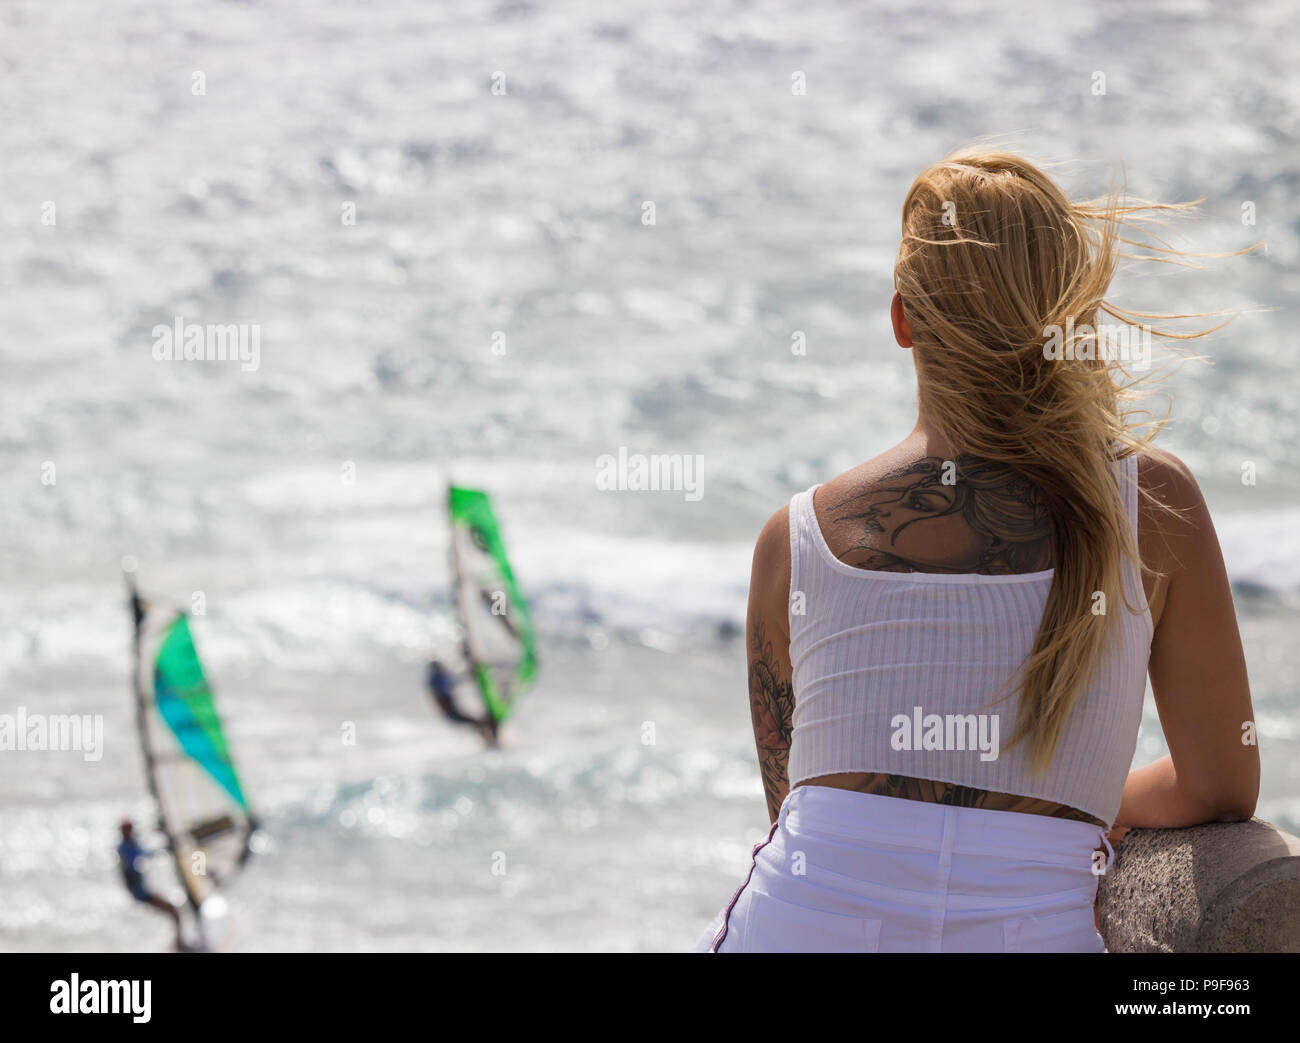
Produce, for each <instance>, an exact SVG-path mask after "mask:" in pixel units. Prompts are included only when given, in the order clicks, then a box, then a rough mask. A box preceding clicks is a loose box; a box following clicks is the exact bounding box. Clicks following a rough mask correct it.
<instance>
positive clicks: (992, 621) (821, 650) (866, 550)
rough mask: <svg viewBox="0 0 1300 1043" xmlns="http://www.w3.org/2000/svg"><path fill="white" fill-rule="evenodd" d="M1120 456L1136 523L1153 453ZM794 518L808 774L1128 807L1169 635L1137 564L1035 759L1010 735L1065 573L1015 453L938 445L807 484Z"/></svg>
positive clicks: (1108, 814) (797, 656)
mask: <svg viewBox="0 0 1300 1043" xmlns="http://www.w3.org/2000/svg"><path fill="white" fill-rule="evenodd" d="M1114 469H1115V476H1116V480H1117V482H1118V483H1119V485H1120V489H1121V493H1122V495H1123V498H1124V504H1125V511H1126V513H1127V516H1128V519H1129V523H1130V525H1131V526H1133V528H1134V530H1135V531H1136V526H1137V518H1138V488H1137V458H1136V457H1135V456H1128V457H1126V458H1124V459H1122V460H1119V461H1117V462H1116V464H1115V468H1114ZM873 471H875V472H876V473H873ZM789 526H790V558H791V579H790V583H791V586H790V612H789V620H788V622H789V636H790V642H789V658H790V663H791V667H792V682H793V696H794V706H793V713H792V725H793V728H792V736H791V747H790V760H789V765H788V778H789V782H790V784H791V786H797V785H799V784H800V783H802V782H806V781H808V780H819V781H818V784H819V785H826V784H828V783H827V781H826V777H828V776H841V775H853V774H856V773H863V774H879V775H885V776H902V777H907V778H913V779H921V780H930V781H939V782H944V783H948V784H951V785H955V786H962V787H968V788H970V789H971V790H975V791H980V792H983V793H999V794H1007V795H1013V796H1021V797H1028V798H1033V799H1036V800H1040V801H1044V802H1047V803H1048V805H1056V806H1059V807H1061V808H1067V809H1073V810H1077V811H1080V812H1083V813H1085V815H1086V816H1087V817H1090V818H1092V819H1095V820H1097V821H1099V822H1102V823H1105V824H1109V823H1111V822H1112V821H1114V818H1115V813H1116V812H1117V811H1118V810H1119V805H1120V796H1121V792H1122V789H1123V783H1124V776H1125V774H1126V772H1127V770H1128V766H1129V763H1130V762H1131V760H1132V757H1133V751H1134V748H1135V745H1136V741H1137V731H1138V725H1139V723H1140V720H1141V715H1142V696H1143V692H1144V690H1145V687H1146V664H1147V654H1148V650H1149V646H1150V638H1151V631H1152V627H1151V620H1150V616H1149V614H1148V613H1147V611H1146V603H1145V594H1144V590H1143V587H1142V582H1141V574H1140V570H1139V569H1138V566H1137V564H1136V563H1135V562H1132V561H1126V563H1125V566H1124V581H1123V596H1122V597H1121V598H1119V599H1117V602H1116V603H1110V602H1109V601H1108V599H1106V598H1105V597H1104V595H1102V594H1101V593H1100V592H1099V593H1098V596H1097V597H1096V598H1095V599H1094V600H1093V602H1092V604H1091V605H1089V606H1088V610H1089V611H1093V612H1095V613H1097V614H1107V613H1110V614H1113V615H1114V617H1115V619H1114V632H1113V636H1112V641H1111V643H1110V645H1109V646H1108V648H1107V650H1106V654H1105V655H1104V656H1103V658H1102V660H1101V661H1100V662H1099V663H1098V667H1097V669H1096V670H1095V671H1094V673H1093V675H1092V677H1091V678H1090V681H1089V683H1088V684H1087V685H1086V686H1085V688H1084V690H1083V691H1082V692H1081V693H1080V695H1079V696H1078V697H1077V700H1076V704H1075V707H1074V708H1073V710H1072V712H1071V714H1070V717H1069V721H1068V722H1067V725H1066V728H1065V729H1064V731H1063V733H1062V735H1061V737H1060V739H1059V740H1058V744H1057V749H1056V752H1055V755H1054V757H1053V759H1052V763H1051V765H1050V767H1049V768H1048V770H1046V771H1044V772H1041V773H1035V772H1033V771H1032V770H1031V763H1030V756H1029V751H1028V749H1027V748H1026V746H1025V744H1020V745H1018V746H1015V747H1013V748H1011V749H1006V748H1004V746H1005V744H1006V741H1007V738H1008V736H1009V735H1010V734H1011V732H1012V729H1013V726H1014V722H1015V721H1016V719H1017V717H1018V714H1019V703H1018V700H1017V691H1016V688H1015V685H1014V681H1015V677H1016V673H1017V671H1018V670H1019V668H1020V666H1021V665H1022V664H1023V663H1024V661H1025V659H1026V658H1027V657H1028V655H1029V653H1030V650H1031V649H1032V647H1033V644H1034V639H1035V635H1036V634H1037V632H1038V628H1039V625H1040V622H1041V620H1042V615H1043V609H1044V605H1045V604H1046V601H1047V596H1048V591H1049V589H1050V587H1051V584H1052V582H1053V577H1054V570H1053V568H1052V567H1051V562H1052V544H1053V541H1052V531H1051V522H1050V520H1049V519H1048V518H1047V517H1046V515H1045V514H1044V512H1043V511H1041V509H1039V508H1038V506H1037V496H1036V493H1035V491H1034V489H1033V488H1032V487H1031V486H1029V485H1028V483H1026V482H1025V481H1024V480H1023V479H1022V478H1020V477H1019V476H1018V475H1017V474H1015V473H1014V472H1013V471H1011V470H1010V469H1009V468H1006V467H1005V466H1001V465H996V464H989V463H987V462H985V461H981V460H978V459H975V458H972V457H961V456H959V457H957V458H956V459H953V460H944V459H943V458H942V457H939V456H924V457H920V458H916V459H912V460H911V461H910V462H907V463H904V464H902V465H897V466H887V467H886V468H885V469H884V473H879V468H873V467H872V466H871V465H866V466H865V467H864V468H858V469H855V471H854V472H850V473H849V474H848V475H845V476H841V478H840V479H837V480H835V481H832V482H830V483H827V485H825V486H815V487H813V489H811V490H808V491H807V492H804V493H801V494H799V495H798V496H796V497H795V498H794V500H793V501H792V503H791V505H790V513H789ZM1125 599H1127V601H1128V604H1125V603H1124V602H1125ZM833 784H836V785H838V786H839V787H840V788H852V789H862V786H861V785H860V784H859V781H858V780H856V779H852V778H850V779H838V780H836V781H835V782H834V783H833ZM981 806H989V805H988V804H987V803H984V802H982V803H981ZM1080 817H1082V816H1080Z"/></svg>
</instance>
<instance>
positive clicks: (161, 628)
mask: <svg viewBox="0 0 1300 1043" xmlns="http://www.w3.org/2000/svg"><path fill="white" fill-rule="evenodd" d="M128 582H129V580H128ZM130 587H131V610H132V615H133V616H134V618H135V663H134V667H133V669H132V679H133V682H134V689H135V701H136V725H137V728H138V730H139V735H140V747H141V750H142V751H143V753H144V764H145V776H146V778H147V780H148V784H149V793H150V795H151V796H152V797H153V799H154V803H155V805H156V806H157V809H158V826H159V828H160V829H161V830H162V831H163V833H164V834H165V835H166V837H167V843H168V846H169V848H170V850H171V854H172V860H173V862H174V863H175V866H176V874H177V876H178V877H179V878H180V882H181V885H182V886H183V887H184V889H185V896H186V899H187V901H188V902H189V905H190V907H191V908H192V909H193V910H194V911H195V913H196V914H197V913H198V911H199V909H200V907H201V906H202V905H203V903H204V901H206V900H207V899H208V898H209V897H211V895H212V894H213V893H214V892H215V891H216V890H217V888H218V887H220V886H221V885H222V884H223V883H225V882H226V881H227V880H229V879H230V877H231V876H232V875H233V874H234V873H235V871H237V870H238V869H239V867H240V866H242V865H243V864H244V862H245V861H247V859H248V856H249V854H250V853H251V849H250V847H249V839H250V837H251V836H252V833H253V830H254V829H256V825H257V824H256V821H255V819H254V817H253V813H252V810H251V809H250V808H249V805H248V799H247V798H246V797H245V795H244V791H243V786H242V785H241V784H240V781H239V776H238V775H237V774H236V772H235V767H234V763H233V762H232V760H231V757H230V750H229V747H228V746H227V744H226V737H225V734H224V733H223V732H222V729H221V719H220V718H219V717H218V716H217V709H216V705H215V704H214V702H213V697H212V689H211V687H210V686H209V685H208V681H207V678H206V677H205V676H204V674H203V666H202V664H201V663H200V661H199V657H198V651H197V650H196V649H195V647H194V639H193V637H192V636H191V635H190V627H189V619H188V617H187V616H186V615H185V613H183V612H176V611H166V610H164V609H161V608H158V607H155V606H154V605H152V604H150V603H149V602H146V601H144V600H143V599H142V598H141V597H140V596H139V594H138V593H137V591H136V589H135V585H134V583H131V585H130Z"/></svg>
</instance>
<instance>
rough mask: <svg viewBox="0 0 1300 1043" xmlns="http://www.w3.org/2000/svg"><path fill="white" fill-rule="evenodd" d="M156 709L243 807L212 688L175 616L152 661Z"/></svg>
mask: <svg viewBox="0 0 1300 1043" xmlns="http://www.w3.org/2000/svg"><path fill="white" fill-rule="evenodd" d="M154 699H155V701H156V703H157V706H158V712H159V714H161V715H162V719H163V720H164V721H165V722H166V723H167V727H168V728H170V729H171V731H172V734H173V735H175V736H176V740H177V741H178V742H179V743H180V745H181V749H182V750H183V751H184V752H185V753H186V755H188V756H189V757H190V758H191V759H192V760H193V761H194V762H195V763H196V764H197V765H198V766H199V767H201V768H202V769H203V770H204V771H205V772H206V773H207V774H208V775H209V776H210V777H211V778H212V780H213V781H214V782H216V783H217V785H219V786H220V787H221V788H222V789H223V790H224V791H225V792H226V793H227V794H229V796H230V797H231V799H232V800H234V801H235V803H236V804H238V805H239V806H240V807H241V808H243V809H244V810H245V811H247V810H248V801H247V800H246V799H245V797H244V791H243V788H242V787H241V786H240V784H239V776H238V775H236V774H235V767H234V764H233V763H232V762H231V759H230V750H229V748H228V747H227V745H226V737H225V735H224V734H223V733H222V731H221V719H220V718H219V717H218V716H217V708H216V707H215V706H214V705H213V702H212V689H211V688H210V687H209V686H208V682H207V679H206V678H205V677H204V676H203V667H202V665H201V664H200V663H199V656H198V652H197V651H195V648H194V639H193V638H192V637H191V636H190V626H189V621H188V619H187V618H186V617H185V616H178V617H177V618H176V619H175V620H174V621H173V622H172V623H171V624H170V625H169V626H168V627H167V629H166V632H165V636H164V638H163V641H162V645H161V647H160V648H159V649H158V657H157V659H156V661H155V663H154Z"/></svg>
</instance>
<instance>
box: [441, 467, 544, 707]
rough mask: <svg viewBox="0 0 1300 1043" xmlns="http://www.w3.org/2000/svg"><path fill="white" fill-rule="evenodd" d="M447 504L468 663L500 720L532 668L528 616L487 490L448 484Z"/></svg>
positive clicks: (534, 659)
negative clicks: (449, 485)
mask: <svg viewBox="0 0 1300 1043" xmlns="http://www.w3.org/2000/svg"><path fill="white" fill-rule="evenodd" d="M447 506H448V510H449V511H450V513H451V524H452V551H453V557H454V562H455V568H456V588H457V601H458V604H459V606H460V611H461V619H462V621H463V623H464V626H465V644H466V651H467V654H468V657H469V661H470V669H471V670H472V671H473V674H474V677H475V680H477V681H478V686H479V692H480V694H481V695H482V697H483V702H484V704H485V705H486V706H487V708H488V711H489V712H490V713H491V714H492V716H493V717H494V718H496V720H498V721H504V720H505V719H506V718H507V717H508V716H509V715H510V713H511V711H512V710H513V709H514V704H515V700H516V699H518V698H519V696H520V695H521V694H522V693H523V692H524V691H525V690H526V689H527V688H528V686H529V685H530V683H531V682H532V680H533V678H534V676H535V675H536V673H537V648H536V638H535V635H534V632H533V621H532V616H531V614H530V613H529V611H528V602H527V601H525V600H524V596H523V594H522V593H521V592H520V590H519V584H518V583H517V582H516V580H515V575H514V570H513V569H511V567H510V559H509V558H508V557H507V556H506V548H505V541H504V540H503V539H502V536H501V526H500V524H499V523H498V522H497V518H496V514H495V513H494V512H493V510H492V502H491V500H490V499H489V498H488V495H487V493H485V492H483V491H482V490H480V489H467V488H462V487H458V486H451V487H450V488H449V489H448V490H447Z"/></svg>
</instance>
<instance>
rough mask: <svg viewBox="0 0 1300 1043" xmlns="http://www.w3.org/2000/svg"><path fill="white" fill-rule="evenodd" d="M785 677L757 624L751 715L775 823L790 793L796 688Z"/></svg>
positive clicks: (751, 667)
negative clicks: (791, 745)
mask: <svg viewBox="0 0 1300 1043" xmlns="http://www.w3.org/2000/svg"><path fill="white" fill-rule="evenodd" d="M783 674H784V668H783V667H782V666H781V665H780V664H779V663H778V661H777V657H776V654H775V652H774V651H773V648H772V642H771V641H769V640H768V639H767V633H766V630H765V628H764V626H763V624H762V623H761V622H759V621H755V622H754V625H753V627H752V628H751V630H750V634H749V711H750V714H751V716H752V717H753V719H754V742H755V744H756V745H757V747H758V769H759V772H760V773H761V774H762V777H763V792H764V794H766V796H767V813H768V815H769V816H770V817H771V819H772V821H775V820H776V816H777V813H778V812H779V811H780V810H781V804H782V803H783V802H784V800H785V796H786V794H787V793H788V792H789V791H790V775H789V763H790V736H791V733H792V731H793V727H794V726H793V717H794V688H793V686H792V685H791V683H790V681H789V679H788V678H786V677H785V676H783Z"/></svg>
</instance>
